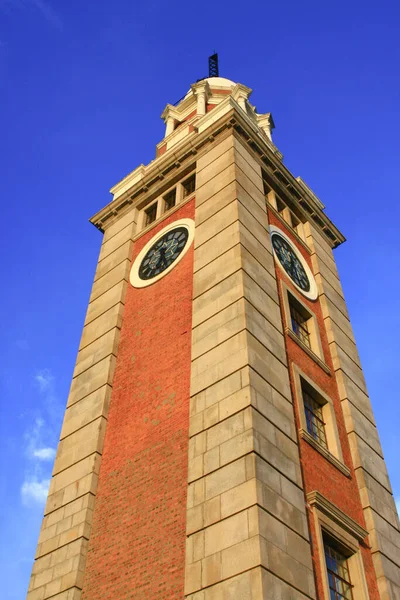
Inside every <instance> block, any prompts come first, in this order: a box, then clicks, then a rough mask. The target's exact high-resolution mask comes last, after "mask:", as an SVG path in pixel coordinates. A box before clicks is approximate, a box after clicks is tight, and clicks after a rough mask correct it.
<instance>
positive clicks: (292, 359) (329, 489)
mask: <svg viewBox="0 0 400 600" xmlns="http://www.w3.org/2000/svg"><path fill="white" fill-rule="evenodd" d="M268 213H269V214H268V217H269V221H270V223H271V225H275V226H277V227H279V228H280V229H282V230H283V231H284V232H285V233H286V235H288V236H289V238H291V241H292V243H293V245H294V246H296V248H297V249H298V250H299V252H300V253H301V254H302V256H303V258H304V259H305V260H306V262H307V263H308V266H309V267H310V269H311V271H313V265H312V262H311V257H310V254H309V253H308V252H307V251H306V250H305V249H304V247H303V246H302V244H300V243H299V242H298V240H297V239H296V238H295V236H294V235H293V234H292V231H291V229H290V228H289V227H285V225H284V224H283V223H282V222H281V221H280V220H279V219H278V218H277V217H276V216H275V214H274V213H273V212H272V211H271V210H269V211H268ZM275 270H276V277H277V280H278V282H279V284H278V290H279V295H280V306H281V311H282V321H283V322H285V316H284V313H283V310H284V308H283V307H284V302H283V292H282V286H281V282H284V283H285V284H286V286H287V287H288V288H289V289H290V290H291V291H292V292H293V294H294V296H295V297H297V298H299V299H301V301H302V302H303V303H304V304H305V305H307V307H308V308H309V309H310V311H312V312H313V313H314V314H315V316H316V319H317V324H318V328H319V334H320V338H321V345H322V352H323V359H324V362H325V363H326V366H327V367H328V368H329V371H330V373H329V374H328V373H326V371H325V370H324V369H323V368H322V367H321V366H320V365H319V364H318V363H317V362H316V361H315V360H313V358H311V357H310V356H309V355H308V354H307V353H306V352H305V351H304V349H303V348H302V347H301V346H300V345H299V344H297V343H296V341H295V340H294V339H293V338H292V337H290V336H289V335H288V334H286V336H285V343H286V350H287V357H288V364H289V374H290V380H291V388H292V394H293V398H294V399H295V401H294V407H295V415H296V424H297V427H298V428H300V416H299V401H301V400H300V399H299V398H296V388H295V384H294V379H293V371H292V369H291V365H292V364H294V365H297V366H298V367H299V368H300V369H301V371H302V372H303V373H305V374H306V375H308V376H309V377H310V379H311V380H312V381H313V382H314V383H315V384H317V386H318V387H319V388H320V389H322V390H323V391H324V392H325V393H326V394H327V395H328V396H329V397H330V398H331V399H332V401H333V406H334V411H335V419H336V423H337V428H338V434H339V439H340V445H341V449H342V453H343V462H344V464H345V465H346V466H347V467H348V468H349V469H350V473H351V474H350V477H348V476H346V475H345V474H344V473H342V472H341V471H339V470H338V469H337V468H336V467H335V466H334V465H333V464H331V463H330V462H329V461H328V460H327V459H326V458H325V457H324V456H322V455H321V454H320V453H319V452H318V450H316V449H315V448H314V447H313V446H311V445H310V444H309V443H308V442H307V441H306V440H304V439H300V440H299V444H300V445H299V452H300V460H301V466H302V475H303V482H304V492H305V494H307V493H308V492H311V491H314V490H318V491H319V492H320V493H322V494H323V495H324V496H325V497H326V498H328V500H330V501H331V502H332V503H333V504H335V505H336V506H338V507H339V508H340V509H341V510H342V511H343V512H344V513H346V514H347V515H349V516H350V517H352V518H353V519H354V520H355V521H356V522H357V523H359V524H360V525H361V526H362V527H365V520H364V515H363V510H362V505H361V500H360V494H359V490H358V486H357V480H356V478H355V473H354V468H353V462H352V457H351V453H350V446H349V440H348V437H347V434H346V428H345V423H344V416H343V411H342V407H341V402H340V398H339V392H338V386H337V382H336V378H335V376H334V368H333V362H332V357H331V353H330V350H329V343H328V336H327V331H326V327H325V323H324V318H323V315H322V309H321V305H320V302H319V300H318V299H317V300H316V301H314V302H313V301H311V300H308V299H307V298H305V297H304V296H302V294H301V293H300V292H299V291H297V290H296V288H295V287H294V285H293V284H292V282H291V280H290V279H289V277H288V276H287V275H286V274H285V273H283V271H282V270H281V269H280V268H279V267H278V266H277V265H276V266H275ZM311 510H312V509H311V507H310V508H309V511H311ZM309 517H311V515H309ZM309 525H310V533H311V539H312V549H313V565H314V572H315V578H316V588H317V593H318V597H321V598H323V597H324V592H323V587H322V573H321V568H320V557H319V555H318V546H317V535H316V531H315V525H314V522H313V519H312V518H309ZM361 551H362V555H363V561H364V569H365V575H366V579H367V585H368V591H369V595H370V600H379V594H378V589H377V584H376V578H375V573H374V567H373V562H372V556H371V551H370V545H369V540H368V538H367V539H365V541H364V543H363V544H362V545H361Z"/></svg>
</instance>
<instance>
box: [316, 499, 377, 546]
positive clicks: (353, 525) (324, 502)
mask: <svg viewBox="0 0 400 600" xmlns="http://www.w3.org/2000/svg"><path fill="white" fill-rule="evenodd" d="M307 501H308V504H310V506H312V507H315V508H317V509H318V510H319V511H321V512H322V513H323V514H325V515H326V516H327V517H328V518H329V519H331V520H332V521H334V522H335V523H336V524H337V525H339V526H340V527H341V528H342V529H345V530H346V531H347V532H348V533H350V534H351V535H352V536H353V537H355V538H356V539H357V540H358V541H359V542H362V541H363V540H364V539H365V538H366V537H367V535H368V531H367V530H366V529H364V527H361V525H359V524H358V523H357V522H356V521H355V520H354V519H352V518H351V517H349V516H348V515H346V514H345V513H344V512H343V511H341V510H340V508H338V507H337V506H336V505H335V504H333V503H332V502H330V501H329V500H328V499H327V498H325V496H323V495H322V494H320V492H316V491H313V492H310V493H308V494H307Z"/></svg>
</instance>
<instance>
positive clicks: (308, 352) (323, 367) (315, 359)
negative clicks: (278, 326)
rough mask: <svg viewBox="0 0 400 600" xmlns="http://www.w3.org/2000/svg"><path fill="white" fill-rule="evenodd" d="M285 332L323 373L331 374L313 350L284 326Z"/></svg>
mask: <svg viewBox="0 0 400 600" xmlns="http://www.w3.org/2000/svg"><path fill="white" fill-rule="evenodd" d="M285 332H286V333H287V334H288V336H289V337H290V338H291V339H292V340H293V341H294V342H296V344H298V345H299V346H300V348H302V349H303V350H304V352H306V353H307V354H308V356H310V357H311V358H312V359H313V360H314V361H315V362H316V363H317V365H319V366H320V367H321V369H323V370H324V371H325V373H327V374H328V375H331V370H330V368H329V367H328V365H326V364H325V363H324V361H323V360H321V359H320V357H319V356H318V355H317V354H315V352H313V351H312V350H311V349H310V348H309V347H308V346H307V345H306V344H305V343H304V342H302V341H301V339H300V338H299V337H298V336H297V335H296V334H295V333H294V332H293V331H292V330H291V329H290V327H286V328H285Z"/></svg>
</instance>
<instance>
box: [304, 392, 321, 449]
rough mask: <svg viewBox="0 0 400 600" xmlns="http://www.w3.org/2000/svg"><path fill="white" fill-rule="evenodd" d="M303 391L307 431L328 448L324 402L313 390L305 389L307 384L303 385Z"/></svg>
mask: <svg viewBox="0 0 400 600" xmlns="http://www.w3.org/2000/svg"><path fill="white" fill-rule="evenodd" d="M301 391H302V395H303V402H304V411H305V414H306V423H307V431H308V433H309V434H310V435H311V436H312V437H313V438H314V439H315V440H317V442H318V443H320V444H322V446H325V448H327V443H326V433H325V422H324V420H323V414H322V404H320V402H318V400H316V398H315V397H313V395H312V393H311V390H309V391H307V390H306V389H305V385H302V387H301Z"/></svg>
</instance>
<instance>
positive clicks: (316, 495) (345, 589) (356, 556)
mask: <svg viewBox="0 0 400 600" xmlns="http://www.w3.org/2000/svg"><path fill="white" fill-rule="evenodd" d="M307 502H308V505H309V506H310V509H311V512H310V515H311V518H313V520H314V526H315V534H316V539H315V542H316V547H317V549H318V555H319V563H320V568H321V574H322V586H323V592H324V593H323V599H324V600H368V599H369V594H368V586H367V582H366V579H365V571H364V564H363V560H362V556H361V553H360V543H361V542H363V541H364V540H365V539H366V538H367V535H368V532H367V531H366V530H365V529H364V528H363V527H362V526H361V525H359V524H358V523H357V521H355V520H354V519H352V518H351V517H350V516H349V515H348V514H346V513H344V512H343V511H342V510H341V509H340V508H339V507H338V506H336V505H335V504H333V503H332V502H330V500H328V499H327V498H326V497H325V496H323V495H322V494H321V493H320V492H317V491H313V492H309V493H308V494H307Z"/></svg>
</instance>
